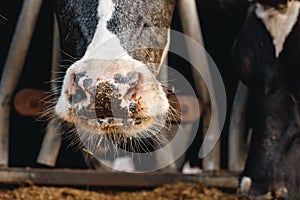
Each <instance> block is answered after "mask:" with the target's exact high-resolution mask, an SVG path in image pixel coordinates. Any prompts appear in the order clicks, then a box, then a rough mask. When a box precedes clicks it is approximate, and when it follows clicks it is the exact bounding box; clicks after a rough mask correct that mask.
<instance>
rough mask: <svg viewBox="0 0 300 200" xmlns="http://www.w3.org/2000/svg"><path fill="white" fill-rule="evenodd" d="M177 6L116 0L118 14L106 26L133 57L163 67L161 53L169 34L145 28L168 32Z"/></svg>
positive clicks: (163, 0)
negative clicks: (174, 7)
mask: <svg viewBox="0 0 300 200" xmlns="http://www.w3.org/2000/svg"><path fill="white" fill-rule="evenodd" d="M174 2H175V1H174V0H155V1H153V0H143V1H142V0H126V1H124V0H115V1H114V3H115V10H114V12H113V14H112V18H111V19H110V20H109V21H108V22H107V29H108V30H109V31H111V32H112V33H114V34H115V35H117V36H118V38H119V39H120V41H121V45H122V46H123V48H124V49H125V50H126V51H127V52H128V53H129V55H130V56H131V57H133V58H135V59H137V60H140V61H142V62H143V63H160V61H161V55H162V49H164V48H165V46H166V44H167V41H168V40H167V39H168V31H166V30H165V31H162V30H159V31H158V30H157V29H144V28H147V27H153V28H165V29H167V28H169V27H170V24H171V19H172V12H173V9H172V5H174ZM170 8H171V9H170ZM145 30H146V31H145ZM149 47H153V48H149Z"/></svg>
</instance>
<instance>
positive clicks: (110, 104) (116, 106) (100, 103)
mask: <svg viewBox="0 0 300 200" xmlns="http://www.w3.org/2000/svg"><path fill="white" fill-rule="evenodd" d="M138 81H139V74H138V73H137V72H129V73H127V74H125V75H121V74H119V73H116V74H115V75H114V82H113V83H112V82H101V83H99V84H98V85H97V87H96V95H95V107H96V115H97V117H99V118H105V117H121V118H125V117H128V114H129V113H130V112H132V113H133V110H134V114H136V112H137V111H136V110H137V109H136V108H133V106H131V107H130V108H127V107H124V106H121V104H122V98H129V99H130V96H133V95H132V94H133V93H134V92H135V91H136V89H137V88H136V87H137V85H138ZM124 86H125V88H127V89H125V90H123V89H122V88H124ZM129 94H130V95H129Z"/></svg>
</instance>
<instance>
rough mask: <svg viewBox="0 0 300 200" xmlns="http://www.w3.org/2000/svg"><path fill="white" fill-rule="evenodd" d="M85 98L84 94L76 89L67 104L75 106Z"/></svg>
mask: <svg viewBox="0 0 300 200" xmlns="http://www.w3.org/2000/svg"><path fill="white" fill-rule="evenodd" d="M86 98H87V96H86V94H85V92H84V91H83V90H82V89H80V88H77V89H76V91H75V94H73V95H71V96H70V98H69V102H70V104H72V105H73V104H76V103H79V102H81V101H83V100H85V99H86Z"/></svg>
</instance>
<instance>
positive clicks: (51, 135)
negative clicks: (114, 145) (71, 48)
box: [37, 15, 62, 167]
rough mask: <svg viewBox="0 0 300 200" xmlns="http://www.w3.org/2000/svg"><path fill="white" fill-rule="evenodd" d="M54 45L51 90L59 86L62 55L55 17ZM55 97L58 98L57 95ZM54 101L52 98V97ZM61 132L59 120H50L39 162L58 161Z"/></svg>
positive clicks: (46, 163)
mask: <svg viewBox="0 0 300 200" xmlns="http://www.w3.org/2000/svg"><path fill="white" fill-rule="evenodd" d="M53 18H54V19H53V46H52V68H51V90H52V91H53V90H55V89H56V88H57V82H56V79H57V72H58V66H59V65H58V63H59V57H60V56H59V55H60V53H59V52H60V51H59V49H60V45H59V43H60V41H59V30H58V24H57V19H56V17H55V15H54V17H53ZM53 98H55V99H56V96H54V97H53ZM51 101H52V99H51ZM61 142H62V138H61V132H60V129H59V126H58V123H57V121H56V120H55V119H54V120H51V121H50V122H48V125H47V128H46V133H45V136H44V139H43V143H42V146H41V149H40V152H39V155H38V158H37V162H38V163H40V164H43V165H47V166H51V167H54V166H55V164H56V161H57V157H58V154H59V150H60V147H61Z"/></svg>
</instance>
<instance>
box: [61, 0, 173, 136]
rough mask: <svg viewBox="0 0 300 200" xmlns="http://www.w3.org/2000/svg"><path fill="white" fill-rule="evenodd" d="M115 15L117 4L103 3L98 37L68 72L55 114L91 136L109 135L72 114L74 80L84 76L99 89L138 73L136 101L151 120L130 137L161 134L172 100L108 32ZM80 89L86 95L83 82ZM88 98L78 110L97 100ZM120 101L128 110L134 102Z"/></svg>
mask: <svg viewBox="0 0 300 200" xmlns="http://www.w3.org/2000/svg"><path fill="white" fill-rule="evenodd" d="M113 11H114V4H113V2H112V0H100V1H99V5H98V15H99V18H100V20H99V22H98V25H97V29H96V31H95V35H94V37H93V40H92V42H91V43H90V45H89V46H88V48H87V50H86V52H85V55H84V56H83V57H82V59H80V60H78V61H77V62H75V63H74V64H73V65H72V66H70V67H69V68H68V70H67V72H66V75H65V78H64V82H63V86H62V91H61V95H60V97H59V99H58V103H57V104H56V107H55V112H56V114H57V115H58V116H59V117H60V118H62V119H64V120H66V121H69V122H71V123H76V124H77V125H80V126H81V128H83V129H86V131H88V132H92V133H96V134H101V133H107V132H105V131H104V130H101V126H100V125H99V126H98V125H97V124H96V125H95V123H97V119H88V120H81V119H80V117H79V116H76V115H74V112H72V110H74V105H71V104H70V103H69V98H70V95H71V94H73V93H74V91H73V90H72V87H71V85H72V77H74V76H73V75H75V74H78V73H82V72H84V73H85V76H84V78H89V79H92V80H93V82H92V84H91V86H94V87H95V86H97V84H99V83H101V82H108V83H112V84H115V80H114V75H115V74H121V75H126V74H127V73H130V72H137V73H138V74H140V76H141V83H140V85H139V86H138V89H137V91H136V97H135V99H141V101H140V102H139V103H140V106H141V108H143V109H142V111H141V112H140V113H139V115H141V116H142V117H145V118H150V120H147V123H146V122H145V123H144V124H143V123H142V124H141V125H137V126H132V127H129V128H128V127H127V128H126V133H128V134H130V135H135V133H139V132H146V131H148V130H150V131H151V130H152V131H153V130H156V129H157V130H159V129H161V128H162V127H163V126H164V124H165V121H163V120H165V119H166V116H167V113H168V109H169V102H168V99H167V97H166V94H165V92H164V91H163V88H162V86H161V84H160V83H159V82H158V81H157V80H156V77H155V75H154V74H152V72H151V71H150V70H149V69H148V67H147V66H146V65H145V64H143V63H141V62H140V61H137V60H135V59H133V58H132V57H130V56H129V55H128V53H127V52H126V51H125V50H124V48H123V47H122V46H121V43H120V40H119V39H118V37H116V35H114V34H113V33H112V32H110V31H109V30H108V29H107V28H106V27H107V21H108V20H109V19H110V18H111V16H112V13H113ZM78 86H79V87H81V88H82V89H83V90H84V91H86V88H84V87H83V86H82V80H79V81H78ZM117 87H118V89H119V90H120V91H121V94H123V93H124V94H125V93H126V91H127V89H128V88H126V87H127V86H126V84H123V85H122V84H117ZM122 91H125V92H122ZM86 96H87V98H86V99H85V100H84V101H81V102H79V103H77V104H76V105H75V106H77V107H78V108H84V107H87V106H88V105H89V104H90V102H91V99H92V98H95V97H92V96H91V95H90V94H88V93H86ZM120 98H122V99H121V100H122V103H121V106H122V107H128V106H129V103H130V101H132V99H128V98H125V97H124V96H121V97H120ZM95 117H96V114H95ZM104 120H105V119H104ZM158 127H159V128H158Z"/></svg>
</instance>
